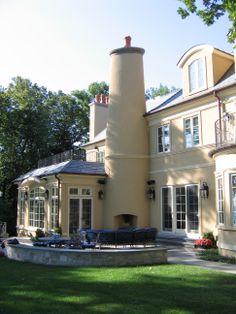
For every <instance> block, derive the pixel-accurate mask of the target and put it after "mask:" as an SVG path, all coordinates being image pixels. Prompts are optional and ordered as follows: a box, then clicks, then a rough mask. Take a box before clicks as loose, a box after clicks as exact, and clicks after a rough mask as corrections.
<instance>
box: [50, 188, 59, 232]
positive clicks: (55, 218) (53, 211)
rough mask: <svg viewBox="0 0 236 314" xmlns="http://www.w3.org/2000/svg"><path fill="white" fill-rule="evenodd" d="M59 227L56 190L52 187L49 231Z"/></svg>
mask: <svg viewBox="0 0 236 314" xmlns="http://www.w3.org/2000/svg"><path fill="white" fill-rule="evenodd" d="M58 226H59V213H58V188H57V187H52V197H51V229H54V228H56V227H58Z"/></svg>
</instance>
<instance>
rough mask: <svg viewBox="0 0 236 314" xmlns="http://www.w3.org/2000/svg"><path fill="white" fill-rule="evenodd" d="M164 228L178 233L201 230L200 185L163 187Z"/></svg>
mask: <svg viewBox="0 0 236 314" xmlns="http://www.w3.org/2000/svg"><path fill="white" fill-rule="evenodd" d="M161 196H162V228H163V231H170V232H176V233H180V234H181V233H183V234H184V233H197V232H198V231H199V230H198V228H199V219H198V213H199V200H198V185H196V184H193V185H185V186H175V187H170V186H168V187H163V188H162V195H161Z"/></svg>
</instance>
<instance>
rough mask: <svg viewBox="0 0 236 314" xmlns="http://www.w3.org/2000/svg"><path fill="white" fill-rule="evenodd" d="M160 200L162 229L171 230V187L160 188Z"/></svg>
mask: <svg viewBox="0 0 236 314" xmlns="http://www.w3.org/2000/svg"><path fill="white" fill-rule="evenodd" d="M161 202H162V228H163V230H164V231H172V189H171V187H169V186H167V187H162V188H161Z"/></svg>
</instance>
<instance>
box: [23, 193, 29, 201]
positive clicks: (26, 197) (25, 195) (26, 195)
mask: <svg viewBox="0 0 236 314" xmlns="http://www.w3.org/2000/svg"><path fill="white" fill-rule="evenodd" d="M28 197H29V194H28V192H27V191H25V194H24V199H25V201H27V200H28Z"/></svg>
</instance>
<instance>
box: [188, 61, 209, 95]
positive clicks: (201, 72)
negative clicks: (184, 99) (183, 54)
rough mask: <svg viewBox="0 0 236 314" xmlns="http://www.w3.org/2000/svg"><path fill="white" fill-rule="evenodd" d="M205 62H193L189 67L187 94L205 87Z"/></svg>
mask: <svg viewBox="0 0 236 314" xmlns="http://www.w3.org/2000/svg"><path fill="white" fill-rule="evenodd" d="M205 75H206V74H205V61H204V59H203V58H200V59H197V60H194V61H193V62H192V63H191V64H190V65H189V92H190V93H191V92H197V91H198V90H202V89H204V88H205V87H206V77H205Z"/></svg>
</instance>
